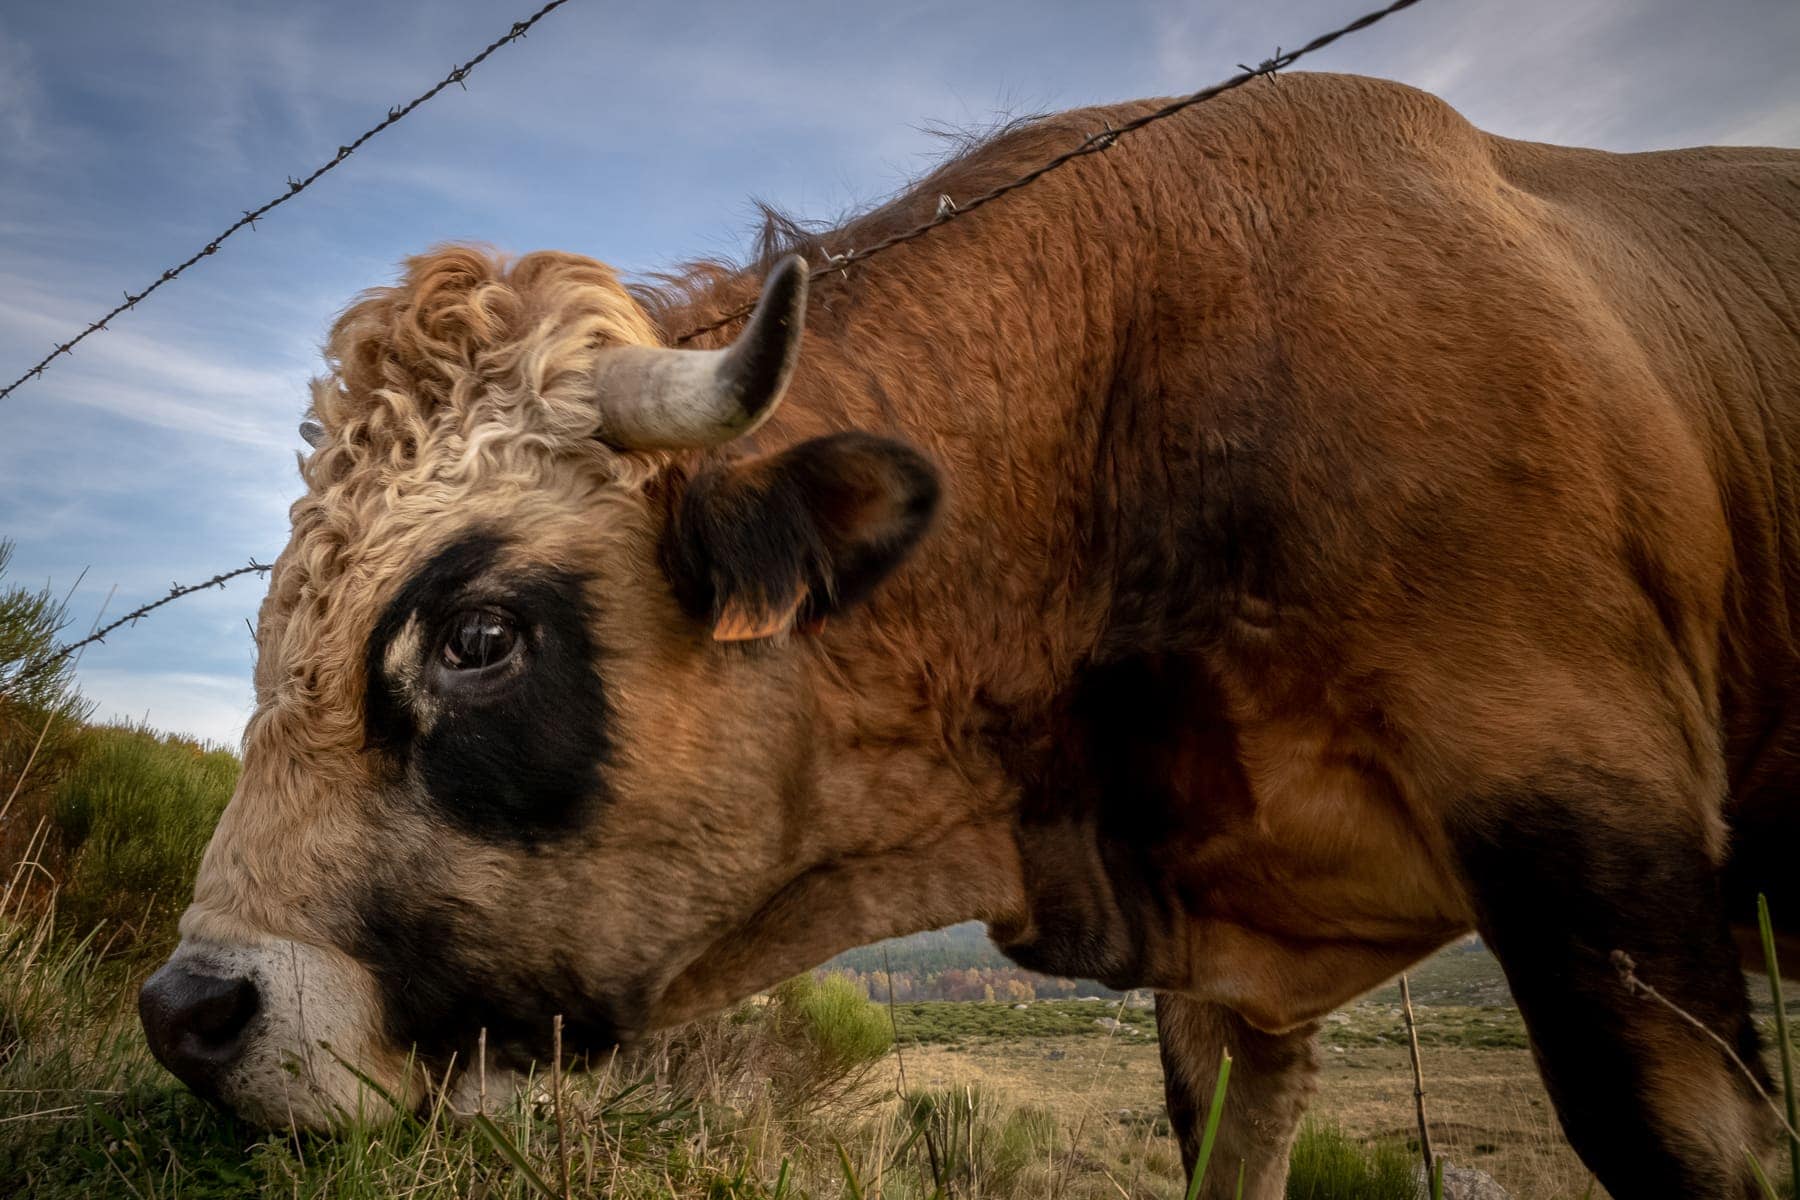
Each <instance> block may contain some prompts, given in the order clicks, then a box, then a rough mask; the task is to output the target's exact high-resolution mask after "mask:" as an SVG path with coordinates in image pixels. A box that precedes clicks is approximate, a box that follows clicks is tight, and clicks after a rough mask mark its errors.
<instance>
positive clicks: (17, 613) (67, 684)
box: [0, 541, 89, 885]
mask: <svg viewBox="0 0 1800 1200" xmlns="http://www.w3.org/2000/svg"><path fill="white" fill-rule="evenodd" d="M12 553H13V547H12V543H11V542H5V541H0V578H4V577H5V574H6V568H7V565H8V564H9V563H10V562H11V560H12ZM67 623H68V614H67V610H66V609H65V608H64V606H63V604H62V603H61V602H60V601H58V600H57V599H55V598H54V597H53V596H52V595H51V594H50V591H49V589H47V588H46V589H42V590H39V591H35V592H34V591H30V590H27V589H25V588H18V587H14V588H5V587H0V871H4V872H5V874H6V876H7V877H11V875H12V874H13V868H14V866H15V864H17V863H18V862H19V861H21V860H22V859H25V858H30V859H32V860H34V861H39V862H41V860H42V857H43V853H42V851H43V846H42V844H41V842H40V841H39V839H38V834H39V828H40V820H41V818H42V817H43V816H44V808H45V806H46V804H47V802H48V797H49V795H50V793H51V792H52V791H53V790H54V789H55V787H56V783H57V781H58V780H59V779H60V778H61V777H62V775H63V773H64V772H65V771H67V770H68V767H69V765H70V763H71V762H72V761H73V758H74V743H75V741H76V740H77V737H78V735H79V733H80V729H81V723H82V722H83V721H85V720H86V719H87V715H88V712H89V707H88V705H87V703H86V702H85V701H83V700H82V698H81V696H80V695H79V694H78V693H77V692H76V691H75V684H74V679H73V675H72V672H73V670H74V662H73V660H72V659H68V658H64V659H57V658H54V657H53V656H54V654H55V651H56V645H57V642H58V640H59V638H60V636H61V634H62V632H63V630H64V628H65V626H66V625H67ZM46 865H48V864H46ZM32 874H33V875H34V876H36V879H37V880H38V881H41V880H42V879H43V878H44V876H42V875H41V874H38V873H36V872H33V873H32ZM25 882H26V883H27V884H28V885H30V884H32V882H33V881H30V880H27V881H25Z"/></svg>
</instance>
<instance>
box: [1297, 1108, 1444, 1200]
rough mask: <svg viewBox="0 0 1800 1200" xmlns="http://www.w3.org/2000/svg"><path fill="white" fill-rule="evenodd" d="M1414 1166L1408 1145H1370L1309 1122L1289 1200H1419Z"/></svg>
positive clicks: (1303, 1130)
mask: <svg viewBox="0 0 1800 1200" xmlns="http://www.w3.org/2000/svg"><path fill="white" fill-rule="evenodd" d="M1413 1162H1414V1159H1413V1157H1412V1155H1411V1154H1409V1153H1408V1152H1407V1150H1406V1148H1405V1147H1403V1146H1400V1145H1396V1144H1394V1143H1391V1142H1377V1143H1375V1144H1374V1145H1370V1146H1365V1145H1362V1144H1360V1143H1358V1142H1353V1141H1351V1140H1350V1139H1349V1138H1347V1137H1345V1136H1344V1135H1343V1134H1342V1133H1341V1132H1339V1131H1338V1130H1337V1129H1334V1128H1332V1127H1331V1126H1328V1125H1320V1124H1318V1123H1316V1122H1313V1121H1308V1122H1306V1123H1305V1124H1304V1125H1302V1126H1301V1127H1300V1136H1299V1138H1298V1139H1296V1141H1295V1142H1294V1153H1293V1156H1292V1158H1291V1159H1290V1160H1289V1166H1288V1182H1287V1195H1288V1200H1413V1196H1414V1195H1415V1194H1416V1192H1415V1188H1414V1184H1413Z"/></svg>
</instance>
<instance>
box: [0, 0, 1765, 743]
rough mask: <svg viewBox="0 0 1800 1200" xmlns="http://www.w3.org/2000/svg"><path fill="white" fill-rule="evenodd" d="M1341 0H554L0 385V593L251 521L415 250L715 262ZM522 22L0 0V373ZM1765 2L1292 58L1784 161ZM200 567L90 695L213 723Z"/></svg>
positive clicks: (218, 548) (273, 527) (121, 600)
mask: <svg viewBox="0 0 1800 1200" xmlns="http://www.w3.org/2000/svg"><path fill="white" fill-rule="evenodd" d="M1369 6H1370V0H1262V2H1261V3H1250V2H1245V0H1234V2H1232V3H1220V2H1215V0H1185V2H1173V0H1170V2H1166V3H1165V2H1150V3H1069V2H1053V0H1045V2H1041V3H1031V2H1021V3H909V2H907V0H886V2H884V3H882V4H880V5H869V6H867V7H864V6H861V5H855V4H829V3H804V2H793V0H769V2H765V3H759V4H754V5H752V4H743V3H738V4H731V3H716V4H714V3H702V2H697V0H696V2H689V3H684V4H681V5H655V4H639V3H623V2H608V0H573V3H571V4H569V5H567V6H565V7H564V8H563V9H561V10H559V11H557V12H556V13H554V14H552V15H551V16H550V17H548V18H546V19H545V21H544V22H543V24H541V25H540V26H539V27H538V29H537V30H536V31H534V32H533V33H532V35H531V36H530V37H529V38H528V39H527V40H526V41H524V42H522V43H519V44H516V45H514V46H511V47H508V48H505V49H503V50H501V51H500V52H499V53H497V54H496V55H495V56H494V57H493V58H492V59H491V60H489V62H488V63H487V64H485V65H484V66H483V67H481V68H480V69H479V71H478V72H477V73H476V74H474V75H473V76H472V77H471V79H470V81H469V88H468V91H467V92H463V91H458V90H452V91H450V92H447V93H446V94H444V95H442V96H440V97H439V98H438V99H437V100H435V101H433V102H432V103H431V104H428V105H426V106H425V107H424V108H422V109H420V110H419V111H418V112H416V113H415V114H413V115H412V116H411V117H409V118H408V119H407V120H406V121H404V122H402V123H401V124H400V125H398V126H397V127H395V128H394V129H392V130H390V131H388V132H387V133H384V134H382V135H381V136H380V137H378V138H377V139H375V140H374V141H373V142H371V143H370V144H369V145H368V146H367V147H366V148H365V149H364V150H363V151H362V152H360V153H358V154H357V155H356V156H354V157H353V158H352V159H351V160H350V161H348V162H347V163H345V164H343V165H342V166H341V167H339V168H338V169H337V170H336V171H334V172H333V173H332V174H331V175H329V176H327V177H326V179H325V180H324V181H322V182H321V183H319V184H318V185H316V186H315V187H314V188H312V189H311V190H310V191H308V193H307V194H306V195H304V196H302V197H300V198H299V199H297V200H296V201H295V202H293V203H292V204H290V205H287V206H284V207H283V208H281V209H279V210H277V211H276V213H274V214H273V215H272V216H271V217H269V218H268V219H267V220H265V221H263V222H261V223H260V225H259V227H258V228H257V229H256V230H254V231H248V230H247V231H245V232H244V233H241V234H239V235H238V236H237V237H236V238H234V239H233V240H232V241H231V242H230V243H229V244H228V245H227V247H226V248H225V249H224V250H222V251H221V252H220V253H219V254H218V255H216V256H215V257H213V258H212V259H209V260H207V261H205V262H203V263H202V264H200V265H199V266H197V267H196V268H194V269H193V270H192V271H191V272H190V273H189V274H187V275H186V276H184V277H183V278H181V279H180V280H178V281H176V282H175V283H173V284H171V285H169V286H168V287H166V288H164V289H163V290H162V291H161V292H159V293H158V294H157V295H156V296H155V297H154V298H153V299H152V300H150V301H148V302H146V303H145V304H144V305H143V306H142V307H141V308H140V309H138V310H137V311H136V312H134V313H132V314H128V315H127V316H126V317H124V318H122V319H121V320H120V321H119V322H118V323H116V324H115V326H114V327H113V329H112V330H111V331H109V332H107V333H104V334H100V335H97V336H96V337H94V338H92V339H90V340H89V341H88V342H86V343H84V344H83V345H82V346H81V347H80V348H79V349H78V350H77V351H76V352H75V354H74V355H73V356H72V357H68V358H64V359H62V360H60V361H59V362H58V363H57V364H56V365H55V366H54V367H53V368H52V369H51V370H49V371H48V372H46V373H45V375H44V376H43V377H42V379H40V380H38V381H36V382H34V383H31V384H28V385H27V386H25V387H23V388H21V389H19V391H17V392H15V393H14V394H13V395H12V396H11V397H10V398H8V399H6V400H4V401H0V537H7V538H11V539H13V540H15V541H16V542H17V543H18V549H17V552H16V555H15V558H14V563H13V568H12V573H11V581H12V582H17V583H26V584H30V585H33V586H35V585H37V584H39V583H44V582H48V583H49V584H50V585H51V586H53V587H55V588H57V589H59V590H61V589H66V588H68V587H69V586H70V585H71V584H73V583H74V582H75V580H76V578H77V577H78V576H79V575H80V574H81V572H82V571H83V570H84V569H85V570H86V571H87V575H86V578H85V580H84V581H83V582H82V584H81V586H80V587H79V588H77V589H76V590H75V593H74V597H73V604H72V611H73V614H74V616H75V618H76V620H77V621H78V622H79V623H81V624H82V625H83V626H85V625H86V624H87V622H89V621H91V620H92V619H93V617H94V615H95V614H96V613H97V612H98V611H99V610H100V607H101V605H102V603H103V602H104V601H105V600H106V598H107V595H108V592H109V591H111V590H112V589H114V588H115V587H116V589H117V591H116V594H115V595H114V596H113V598H112V601H111V608H110V610H109V611H111V612H113V613H115V614H116V613H118V612H122V611H124V610H126V609H128V608H131V607H134V606H135V605H137V604H139V603H141V602H143V601H144V600H146V599H149V598H153V597H154V596H157V595H159V594H161V593H162V592H164V591H165V590H166V589H167V588H168V586H169V585H170V584H171V583H173V582H177V581H180V582H187V581H191V580H194V579H199V578H204V577H206V576H208V575H211V574H213V573H214V572H216V571H218V570H221V569H223V568H227V567H232V566H236V565H239V564H241V563H243V562H244V561H245V560H246V559H248V558H250V557H252V556H256V557H259V558H262V559H264V560H265V561H266V560H267V559H268V558H269V557H271V556H273V555H274V554H275V553H276V552H277V551H279V549H280V548H281V546H282V545H283V543H284V542H285V540H286V523H287V522H286V510H287V506H288V504H289V503H290V502H291V501H292V500H293V498H294V497H295V495H296V494H297V492H298V487H299V484H298V477H297V474H296V472H295V467H294V453H295V449H296V448H297V446H298V441H297V438H296V436H295V434H294V427H295V424H296V422H297V420H298V418H299V415H300V412H301V410H302V408H303V407H304V405H305V394H306V393H305V385H306V380H307V378H308V377H309V376H310V375H311V374H313V373H314V372H315V371H316V370H317V369H318V353H317V346H318V343H319V340H320V338H321V337H322V335H323V333H324V331H325V329H326V327H327V326H328V324H329V323H330V320H331V318H332V316H333V314H334V313H335V312H336V311H337V310H338V309H340V308H341V307H342V306H343V305H344V304H345V303H346V302H347V301H348V300H349V299H350V298H351V296H352V295H354V294H355V293H356V292H357V291H358V290H360V289H362V288H364V287H368V286H370V285H372V284H376V283H381V282H385V281H388V280H389V279H391V278H392V276H393V273H394V266H395V263H396V262H397V261H398V260H399V259H400V258H401V257H403V256H404V255H407V254H409V253H412V252H415V251H417V250H420V249H422V248H424V247H426V246H429V245H431V244H432V243H434V242H438V241H442V240H446V239H475V240H480V241H485V242H489V243H492V244H494V245H497V246H500V247H502V248H505V249H508V250H519V251H522V250H529V249H534V248H538V247H557V248H562V249H569V250H578V251H581V252H584V253H588V254H592V255H595V256H596V257H599V258H603V259H606V260H608V261H610V262H612V263H614V264H616V265H618V266H620V267H622V268H625V269H626V270H628V271H631V272H647V271H651V270H654V269H656V268H657V267H659V266H664V265H667V264H670V263H673V262H676V261H678V260H680V259H683V258H686V257H691V256H694V255H697V254H719V253H726V254H735V253H736V252H738V251H739V250H741V249H742V247H743V246H744V244H745V235H746V232H747V230H748V228H749V226H750V223H751V208H750V203H749V201H750V198H751V197H762V198H766V199H769V200H772V201H774V202H776V203H778V204H780V205H783V206H785V207H787V208H789V209H791V210H793V211H796V212H798V213H800V214H802V215H805V216H809V217H831V216H834V215H837V214H839V213H841V212H842V211H844V210H845V209H846V208H848V207H850V206H853V205H857V204H861V203H866V202H868V201H871V200H874V199H877V198H879V197H881V196H883V195H884V194H886V193H888V192H890V191H892V190H893V189H894V188H895V187H896V186H898V185H899V184H901V183H902V182H904V181H905V180H906V179H907V178H908V177H910V176H912V175H915V174H917V173H918V172H919V171H920V170H921V169H922V168H923V167H924V166H925V165H926V164H927V163H928V162H929V161H930V159H931V156H932V155H934V154H935V153H936V152H937V150H938V148H939V146H938V143H937V142H935V141H934V140H933V139H932V138H931V137H930V136H929V135H928V134H927V133H926V132H925V131H924V127H925V126H926V125H927V124H928V123H930V122H947V123H951V124H957V125H971V124H975V125H979V124H984V123H986V122H988V121H990V120H991V119H993V117H994V116H995V114H996V113H997V112H1005V111H1015V112H1025V111H1037V110H1048V109H1056V108H1064V107H1070V106H1073V105H1078V104H1084V103H1090V102H1096V101H1108V100H1119V99H1127V98H1132V97H1136V96H1145V95H1158V94H1167V93H1173V92H1180V91H1188V90H1192V89H1193V88H1195V87H1197V86H1199V85H1201V84H1204V83H1207V82H1211V81H1213V80H1216V79H1218V78H1221V77H1222V76H1224V75H1227V74H1230V73H1231V71H1232V70H1233V65H1234V64H1236V63H1238V62H1254V61H1257V60H1260V59H1261V58H1263V57H1265V56H1267V55H1268V54H1269V53H1271V52H1272V51H1273V50H1274V48H1275V47H1276V46H1277V45H1282V46H1293V45H1295V44H1298V43H1300V42H1303V41H1305V40H1306V39H1307V38H1309V37H1310V36H1312V35H1313V34H1314V33H1316V32H1319V31H1320V30H1322V29H1324V28H1327V27H1329V26H1332V25H1336V24H1338V23H1341V22H1342V21H1343V20H1345V19H1347V18H1348V17H1351V16H1354V15H1356V14H1357V13H1358V12H1360V11H1362V10H1363V9H1364V8H1365V7H1369ZM532 7H533V4H532V3H531V0H523V2H521V3H519V4H518V5H516V6H514V5H505V4H493V3H481V2H478V0H410V2H407V3H397V2H388V0H359V2H356V3H338V2H326V3H299V2H296V0H282V2H281V3H264V2H260V0H239V2H230V3H228V2H224V0H219V2H215V3H186V4H181V3H173V2H169V0H165V2H163V3H159V4H154V5H145V4H141V3H133V2H125V0H65V2H63V3H59V4H47V3H39V2H36V0H0V377H3V379H0V382H3V381H4V380H7V379H11V378H12V377H13V376H15V375H16V374H18V372H20V371H22V370H24V369H25V368H26V367H28V366H29V365H30V364H31V363H32V362H34V361H36V360H37V359H38V358H39V357H40V356H41V355H42V354H43V353H44V352H45V351H46V350H47V349H48V348H49V347H50V346H51V345H53V344H54V343H56V342H58V341H61V340H63V339H65V338H66V337H67V336H68V335H70V334H71V333H73V332H75V331H76V330H78V329H79V328H81V327H82V326H84V325H86V323H87V322H88V321H89V320H90V319H92V318H93V317H94V316H97V315H98V314H99V313H100V312H101V311H104V310H105V309H106V308H108V307H110V306H111V305H112V304H113V303H115V302H116V301H117V299H118V298H119V296H120V294H121V292H122V291H124V290H125V289H127V288H130V289H132V290H136V289H138V288H140V287H141V286H142V285H143V284H144V283H146V282H148V281H149V280H150V279H152V278H154V277H155V275H156V274H157V273H158V272H160V271H161V270H162V268H163V267H165V266H168V265H171V264H173V263H174V262H177V261H179V260H180V259H183V258H185V257H187V255H188V254H189V253H191V252H192V251H193V250H194V249H195V248H197V247H198V246H199V245H200V244H202V243H204V242H205V241H206V240H207V238H208V237H210V236H211V235H212V234H213V233H214V232H216V231H217V230H218V229H219V228H221V227H222V226H223V225H225V224H226V223H228V222H229V221H231V220H232V219H234V218H235V217H236V216H237V214H238V213H239V212H240V211H241V210H243V209H246V208H250V207H253V206H255V205H257V204H259V203H261V202H262V201H263V200H265V199H267V198H268V197H269V196H271V195H273V194H274V193H275V192H276V191H278V190H279V189H280V187H281V186H282V181H283V180H284V179H285V178H286V177H287V176H289V175H299V174H304V173H305V172H306V171H309V170H310V169H311V168H312V167H313V166H315V165H317V164H318V163H319V162H321V161H323V160H324V159H325V158H327V157H329V156H330V155H331V154H332V153H333V152H334V150H335V148H336V147H337V145H338V144H339V143H340V142H342V141H345V140H347V139H348V138H349V137H351V136H353V135H354V134H356V133H358V132H360V131H361V130H362V129H364V128H366V127H367V126H369V125H370V124H372V123H374V121H375V120H377V119H379V118H380V116H381V114H382V113H383V112H384V111H385V110H386V109H387V108H388V106H389V105H392V104H395V103H398V102H401V101H403V100H406V99H409V98H411V97H412V96H414V95H416V94H417V93H418V92H420V91H422V90H424V88H425V87H426V86H427V85H428V84H430V83H431V82H433V81H435V80H436V79H438V78H440V77H441V76H442V75H443V74H444V73H445V72H446V71H447V70H448V69H449V67H450V66H451V65H453V64H454V63H456V62H459V61H461V60H462V59H464V58H466V57H468V55H469V54H470V53H472V52H473V51H474V50H475V49H476V48H478V47H480V46H482V45H484V44H486V43H487V42H488V41H489V40H491V39H492V38H493V37H495V36H497V34H498V33H499V32H501V31H502V30H503V29H504V28H505V27H506V26H507V25H508V24H510V22H511V21H512V20H513V19H515V18H517V17H522V16H524V15H526V13H528V12H529V11H530V10H531V8H532ZM1795 62H1800V3H1794V0H1712V2H1711V3H1707V4H1695V3H1691V2H1689V0H1427V2H1426V3H1425V4H1423V5H1422V6H1421V7H1420V8H1418V9H1415V10H1413V11H1411V12H1408V13H1404V14H1401V15H1400V16H1398V17H1395V18H1393V19H1391V20H1390V21H1389V22H1387V23H1385V24H1383V25H1381V26H1379V27H1377V28H1375V29H1374V30H1371V31H1369V32H1366V33H1364V34H1361V35H1359V36H1357V37H1355V38H1352V39H1350V40H1348V41H1346V42H1344V43H1341V44H1340V46H1339V47H1335V48H1333V49H1332V50H1329V51H1327V52H1326V53H1325V54H1322V55H1320V56H1318V57H1317V58H1316V59H1314V60H1312V64H1311V65H1314V66H1316V67H1317V68H1318V69H1325V70H1342V71H1361V72H1366V73H1369V74H1375V75H1383V76H1388V77H1390V78H1395V79H1400V80H1404V81H1406V82H1408V83H1412V84H1415V85H1418V86H1421V87H1424V88H1427V89H1429V90H1432V91H1435V92H1437V93H1438V94H1440V95H1443V96H1445V97H1446V98H1447V99H1449V100H1450V101H1451V102H1452V103H1454V104H1456V105H1457V106H1458V107H1459V108H1461V109H1462V110H1463V112H1464V113H1466V114H1467V115H1468V116H1469V117H1470V118H1472V119H1473V120H1475V121H1476V122H1477V123H1478V124H1480V125H1482V126H1484V127H1485V128H1488V129H1491V130H1493V131H1495V132H1499V133H1505V134H1509V135H1512V136H1516V137H1526V138H1533V139H1538V140H1543V141H1559V142H1570V143H1580V144H1586V145H1593V146H1601V147H1605V148H1610V149H1620V150H1631V149H1648V148H1656V147H1667V146H1679V145H1691V144H1696V143H1707V142H1735V143H1753V144H1776V145H1790V146H1791V145H1796V144H1800V75H1797V74H1796V73H1795V69H1794V63H1795ZM261 591H262V585H261V584H260V582H257V581H254V580H245V581H239V582H237V583H234V584H233V585H231V587H230V588H229V589H227V590H225V591H223V592H210V593H207V594H205V595H202V596H197V597H194V598H192V599H189V600H186V601H183V602H181V603H180V604H178V605H174V606H171V607H170V608H168V609H166V610H164V611H162V612H160V613H158V614H157V615H156V616H155V617H153V618H152V619H151V620H149V621H146V622H144V623H143V624H141V625H140V626H138V627H137V628H136V629H133V630H128V631H122V632H121V633H119V634H118V635H116V636H115V637H113V638H112V639H111V640H110V641H109V643H108V644H107V645H104V646H99V647H95V648H94V649H93V650H91V651H90V652H89V653H88V654H87V655H86V656H85V657H84V659H83V661H82V662H81V665H80V672H79V674H80V679H81V683H82V687H83V690H84V691H85V692H86V694H87V695H88V696H89V697H90V698H91V699H92V700H94V701H95V702H96V703H97V704H98V707H99V711H100V712H101V714H103V715H106V716H125V717H132V718H142V717H148V719H149V720H150V722H151V723H152V724H155V725H157V726H160V727H163V728H168V729H176V730H182V731H186V732H191V733H195V734H200V735H202V736H206V737H209V738H213V739H217V740H222V741H228V742H235V740H236V739H237V737H238V734H239V732H240V730H241V728H242V724H243V720H244V717H245V716H246V714H247V711H248V705H249V696H250V688H249V680H250V658H251V642H250V634H249V631H248V630H247V629H246V627H245V618H247V617H250V616H252V615H253V614H254V612H255V609H256V604H257V602H258V600H259V599H260V596H261Z"/></svg>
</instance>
